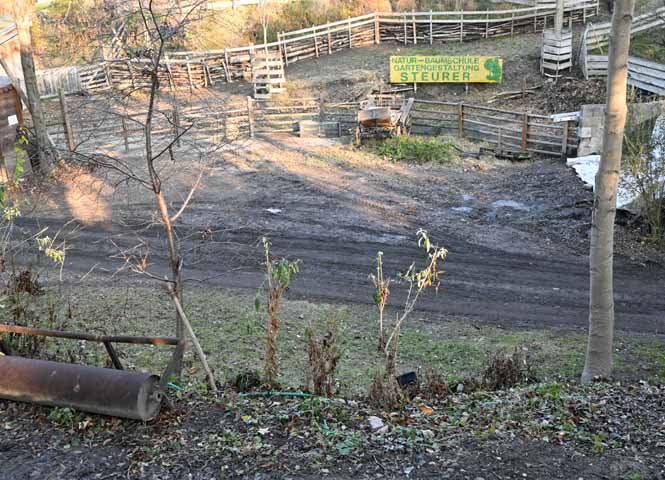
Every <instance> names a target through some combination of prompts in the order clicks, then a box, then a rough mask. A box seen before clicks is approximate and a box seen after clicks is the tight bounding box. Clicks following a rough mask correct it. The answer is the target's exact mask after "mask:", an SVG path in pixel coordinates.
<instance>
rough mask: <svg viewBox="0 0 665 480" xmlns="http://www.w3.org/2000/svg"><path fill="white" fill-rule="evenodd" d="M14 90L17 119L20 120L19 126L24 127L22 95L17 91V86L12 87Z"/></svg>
mask: <svg viewBox="0 0 665 480" xmlns="http://www.w3.org/2000/svg"><path fill="white" fill-rule="evenodd" d="M12 92H14V111H15V112H16V120H17V121H18V126H19V127H23V126H24V119H23V104H22V103H21V97H20V96H19V94H18V92H17V91H16V87H13V88H12Z"/></svg>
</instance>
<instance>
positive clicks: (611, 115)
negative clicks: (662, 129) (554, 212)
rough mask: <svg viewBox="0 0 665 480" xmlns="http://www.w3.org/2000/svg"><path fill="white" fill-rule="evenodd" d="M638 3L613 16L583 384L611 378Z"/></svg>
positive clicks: (619, 4)
mask: <svg viewBox="0 0 665 480" xmlns="http://www.w3.org/2000/svg"><path fill="white" fill-rule="evenodd" d="M634 8H635V0H616V2H615V8H614V14H613V15H612V32H611V34H610V52H609V66H608V78H607V106H606V112H605V130H604V134H603V154H602V156H601V159H600V165H599V167H598V173H597V174H596V188H595V192H594V197H595V198H594V206H593V219H592V225H591V250H590V254H589V270H590V274H591V275H590V276H591V296H590V300H589V342H588V345H587V354H586V362H585V365H584V372H583V373H582V381H583V382H587V381H589V380H592V379H593V378H594V377H608V376H609V375H610V374H611V373H612V340H613V336H614V295H613V293H614V292H613V288H614V287H613V272H612V269H613V258H612V257H613V254H614V219H615V216H616V197H617V186H618V183H619V171H620V169H621V148H622V145H623V130H624V126H625V123H626V113H627V107H626V84H627V79H628V50H629V47H630V30H631V26H632V23H633V11H634Z"/></svg>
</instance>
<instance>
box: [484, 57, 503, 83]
mask: <svg viewBox="0 0 665 480" xmlns="http://www.w3.org/2000/svg"><path fill="white" fill-rule="evenodd" d="M484 66H485V68H486V69H487V71H488V72H489V73H488V74H487V80H489V81H490V82H500V81H501V77H502V75H503V69H502V68H501V62H500V61H499V59H498V58H488V59H487V60H485V65H484Z"/></svg>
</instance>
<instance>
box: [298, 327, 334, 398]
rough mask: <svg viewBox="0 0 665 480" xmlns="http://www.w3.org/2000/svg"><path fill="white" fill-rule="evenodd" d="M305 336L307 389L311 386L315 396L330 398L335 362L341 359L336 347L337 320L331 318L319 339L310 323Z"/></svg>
mask: <svg viewBox="0 0 665 480" xmlns="http://www.w3.org/2000/svg"><path fill="white" fill-rule="evenodd" d="M305 334H306V336H307V352H308V356H309V378H308V382H307V383H308V387H309V385H312V389H313V392H314V394H316V395H325V396H326V397H332V395H333V387H334V385H335V372H336V371H337V362H338V361H339V359H340V357H341V353H340V352H339V350H338V347H337V340H338V338H339V320H338V318H337V317H336V316H335V317H333V318H331V319H330V320H329V321H328V323H327V326H326V332H325V334H324V335H323V336H322V337H320V338H317V337H316V334H315V333H314V326H313V325H312V323H311V322H310V324H309V327H308V328H307V330H306V331H305Z"/></svg>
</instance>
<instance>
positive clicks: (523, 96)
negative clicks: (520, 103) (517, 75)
mask: <svg viewBox="0 0 665 480" xmlns="http://www.w3.org/2000/svg"><path fill="white" fill-rule="evenodd" d="M526 90H527V88H526V78H523V79H522V98H526Z"/></svg>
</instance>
